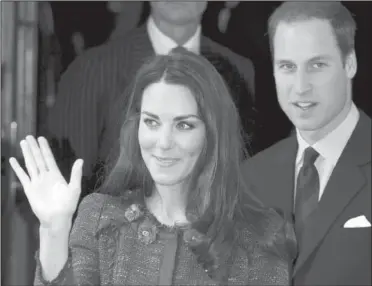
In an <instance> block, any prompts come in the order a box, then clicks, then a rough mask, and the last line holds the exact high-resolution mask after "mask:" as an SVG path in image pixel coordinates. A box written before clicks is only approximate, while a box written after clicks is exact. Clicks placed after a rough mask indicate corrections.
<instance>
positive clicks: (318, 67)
mask: <svg viewBox="0 0 372 286" xmlns="http://www.w3.org/2000/svg"><path fill="white" fill-rule="evenodd" d="M312 66H313V68H316V69H321V68H325V67H326V66H327V64H325V63H313V65H312Z"/></svg>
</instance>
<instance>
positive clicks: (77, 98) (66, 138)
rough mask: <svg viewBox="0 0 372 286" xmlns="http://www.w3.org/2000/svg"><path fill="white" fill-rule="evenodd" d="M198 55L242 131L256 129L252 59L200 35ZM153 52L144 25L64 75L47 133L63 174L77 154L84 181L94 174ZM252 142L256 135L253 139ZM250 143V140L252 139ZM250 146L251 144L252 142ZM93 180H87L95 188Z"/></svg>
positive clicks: (95, 50)
mask: <svg viewBox="0 0 372 286" xmlns="http://www.w3.org/2000/svg"><path fill="white" fill-rule="evenodd" d="M200 50H201V51H200V53H201V55H203V56H204V57H206V58H207V59H208V60H209V61H210V62H211V63H212V64H213V65H214V66H215V67H216V69H217V70H218V71H219V72H220V74H221V75H222V76H223V77H224V79H225V80H226V82H227V84H228V86H229V87H230V89H231V91H232V95H233V98H234V100H235V102H236V103H237V105H238V106H239V111H240V114H241V117H242V120H243V127H244V129H245V130H246V131H247V132H249V133H250V134H252V133H254V128H255V126H257V125H256V123H255V122H254V121H255V114H256V113H255V109H254V106H253V100H252V98H253V93H254V81H255V80H254V67H253V64H252V62H251V60H249V59H246V58H244V57H242V56H239V55H237V54H235V53H233V52H232V51H231V50H229V49H227V48H225V47H223V46H221V45H219V44H217V43H215V42H213V41H212V40H211V39H209V38H207V37H205V36H202V37H201V43H200ZM154 54H155V51H154V50H153V47H152V45H151V42H150V39H149V36H148V33H147V29H146V25H143V26H141V27H139V28H136V29H134V30H133V31H130V32H128V34H126V35H125V36H124V37H122V38H118V39H117V40H112V41H109V42H108V43H106V44H104V45H101V46H98V47H96V48H92V49H90V50H88V51H87V52H86V53H84V54H83V55H82V56H80V57H79V58H77V59H76V60H75V61H74V62H73V63H72V64H71V65H70V66H69V68H68V69H67V71H66V72H65V73H64V74H63V76H62V78H61V81H60V84H59V90H58V95H57V98H56V105H55V106H54V108H53V109H52V110H51V112H50V114H49V117H48V133H49V134H48V135H47V137H48V138H49V140H50V141H53V147H52V148H53V149H54V152H55V155H56V157H57V161H58V164H59V166H60V168H61V169H62V171H63V174H64V175H65V177H66V178H68V177H69V174H70V170H71V166H72V163H73V161H74V160H75V159H76V158H83V159H84V160H85V163H84V175H85V176H86V180H85V179H83V182H85V181H86V182H87V181H88V178H89V177H90V176H91V175H92V173H94V174H97V170H98V169H99V168H100V167H101V165H102V162H103V161H105V160H106V157H107V156H108V154H109V153H110V152H111V149H112V145H113V140H116V139H117V138H118V135H119V133H118V132H119V130H118V126H119V127H120V126H121V124H122V123H123V121H122V120H123V118H122V116H121V115H122V114H121V113H122V111H123V109H124V108H125V106H126V104H125V98H126V97H127V95H125V93H124V90H125V89H126V87H127V86H128V85H129V83H130V82H131V80H132V78H133V76H134V75H135V73H136V71H137V70H138V68H139V67H140V66H141V65H142V63H143V62H144V61H145V60H146V58H147V57H149V56H152V55H154ZM252 140H254V139H252ZM253 143H254V141H253ZM252 147H253V148H254V144H253V146H252ZM95 182H96V178H94V177H93V178H92V179H91V180H90V181H89V183H86V185H87V186H88V188H89V189H92V188H94V185H95Z"/></svg>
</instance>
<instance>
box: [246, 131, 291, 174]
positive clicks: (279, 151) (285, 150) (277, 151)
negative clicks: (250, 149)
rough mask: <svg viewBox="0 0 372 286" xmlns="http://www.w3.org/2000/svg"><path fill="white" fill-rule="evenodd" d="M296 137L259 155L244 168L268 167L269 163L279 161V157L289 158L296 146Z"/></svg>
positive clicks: (277, 144)
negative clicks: (252, 166)
mask: <svg viewBox="0 0 372 286" xmlns="http://www.w3.org/2000/svg"><path fill="white" fill-rule="evenodd" d="M294 143H296V137H295V136H294V135H291V136H289V137H286V138H284V139H282V140H280V141H279V142H277V143H275V144H274V145H272V146H270V147H268V148H267V149H265V150H263V151H261V152H259V153H257V154H256V155H254V156H252V157H250V158H248V159H247V160H245V161H244V162H243V167H248V166H251V165H254V166H255V167H257V166H260V165H262V164H263V165H266V164H268V163H271V162H274V161H278V158H279V157H282V156H287V155H288V154H289V152H293V149H292V147H294V146H296V145H295V144H294Z"/></svg>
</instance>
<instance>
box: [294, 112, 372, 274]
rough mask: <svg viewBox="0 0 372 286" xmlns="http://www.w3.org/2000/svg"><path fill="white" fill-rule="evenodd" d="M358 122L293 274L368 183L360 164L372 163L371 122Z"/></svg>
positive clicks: (364, 118)
mask: <svg viewBox="0 0 372 286" xmlns="http://www.w3.org/2000/svg"><path fill="white" fill-rule="evenodd" d="M360 115H361V116H360V119H359V122H358V124H357V126H356V128H355V130H354V132H353V134H352V136H351V138H350V140H349V142H348V144H347V145H346V147H345V149H344V151H343V154H342V155H341V157H340V159H339V162H338V163H337V165H336V167H335V168H334V170H333V172H332V175H331V177H330V179H329V181H328V184H327V186H326V188H325V190H324V195H323V197H322V199H321V200H320V202H319V205H318V209H317V210H316V211H315V212H314V213H313V214H311V215H310V217H309V218H308V222H307V226H306V229H304V233H303V243H302V245H303V247H302V249H300V250H299V253H300V254H299V257H298V258H297V261H296V264H295V267H294V272H293V275H295V274H296V272H297V271H298V269H300V268H301V266H302V265H303V264H304V263H305V262H306V260H307V259H308V257H309V256H310V255H311V254H312V253H313V251H314V250H315V249H316V248H317V246H318V245H319V244H320V243H321V241H322V239H323V238H324V237H325V235H326V234H327V232H328V231H329V229H330V227H331V226H332V225H333V223H334V222H335V221H336V219H337V218H338V216H339V215H340V214H341V213H342V211H343V210H344V208H345V207H346V206H347V205H348V204H349V202H350V201H351V200H352V198H353V197H355V196H356V195H357V194H358V192H359V191H360V190H361V189H362V187H363V186H364V185H365V184H366V179H365V177H364V176H363V173H362V172H361V170H360V165H363V164H365V163H367V162H370V161H371V149H370V148H371V122H370V119H369V118H368V117H367V116H366V115H365V114H364V113H363V112H361V113H360Z"/></svg>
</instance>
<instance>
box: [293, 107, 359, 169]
mask: <svg viewBox="0 0 372 286" xmlns="http://www.w3.org/2000/svg"><path fill="white" fill-rule="evenodd" d="M358 120H359V111H358V108H357V107H356V106H355V104H354V103H352V105H351V108H350V111H349V113H348V115H347V116H346V118H345V120H344V121H343V122H341V124H340V125H339V126H337V128H336V129H334V130H333V131H332V132H330V133H329V134H327V136H325V137H324V138H322V139H321V140H319V141H318V142H316V143H315V144H314V145H313V146H312V147H313V148H314V149H315V150H316V151H317V152H318V153H319V155H320V156H321V157H323V158H325V159H326V160H329V162H330V163H331V164H332V165H333V166H335V165H336V163H337V161H338V159H339V158H340V156H341V153H342V151H343V150H344V148H345V146H346V144H347V142H348V141H349V139H350V137H351V134H352V133H353V131H354V129H355V126H356V125H357V123H358ZM296 133H297V134H296V135H297V141H298V153H297V158H296V165H297V164H299V163H300V162H302V159H303V153H304V151H305V149H306V148H307V147H309V146H310V145H309V144H308V143H307V142H306V141H305V140H304V139H303V138H302V136H301V135H300V132H299V131H298V130H297V132H296Z"/></svg>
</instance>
